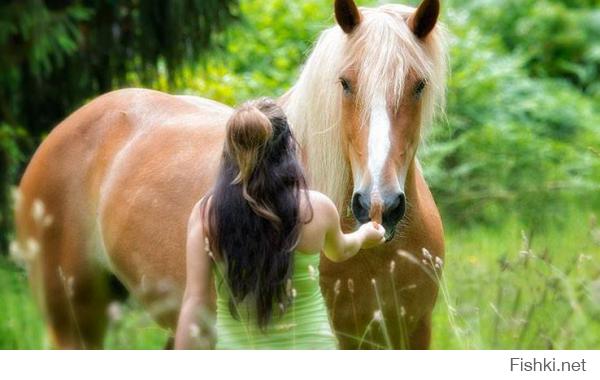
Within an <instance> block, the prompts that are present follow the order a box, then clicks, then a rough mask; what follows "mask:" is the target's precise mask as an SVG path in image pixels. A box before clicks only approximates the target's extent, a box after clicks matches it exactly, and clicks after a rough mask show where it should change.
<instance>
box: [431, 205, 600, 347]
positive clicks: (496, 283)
mask: <svg viewBox="0 0 600 380" xmlns="http://www.w3.org/2000/svg"><path fill="white" fill-rule="evenodd" d="M599 237H600V229H599V227H598V224H597V219H596V216H595V215H594V214H593V213H589V214H586V213H582V212H579V213H576V212H573V213H571V214H570V215H565V216H564V218H563V221H562V222H561V223H560V224H557V225H554V226H549V227H546V228H543V229H542V228H541V227H540V226H527V225H524V224H523V223H521V222H519V221H518V220H516V219H509V220H507V222H506V223H505V224H503V225H502V226H495V227H475V228H470V229H468V230H460V229H458V228H450V229H449V230H448V231H447V238H448V239H447V240H448V247H447V254H448V257H447V261H446V267H445V269H444V280H443V281H444V282H445V283H446V286H447V289H448V296H447V297H442V298H441V299H440V300H439V302H438V305H437V308H436V311H435V315H434V323H433V324H434V326H435V329H434V338H433V348H443V349H448V348H450V349H592V348H598V347H600V239H599ZM449 306H451V307H449ZM451 320H455V321H456V323H455V324H452V323H450V321H451ZM457 336H459V337H460V339H457Z"/></svg>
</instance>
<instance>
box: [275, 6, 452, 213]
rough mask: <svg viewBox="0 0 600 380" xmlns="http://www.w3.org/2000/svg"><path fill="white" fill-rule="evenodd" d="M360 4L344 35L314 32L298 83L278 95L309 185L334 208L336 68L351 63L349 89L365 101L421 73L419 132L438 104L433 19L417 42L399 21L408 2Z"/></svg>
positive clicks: (338, 178)
mask: <svg viewBox="0 0 600 380" xmlns="http://www.w3.org/2000/svg"><path fill="white" fill-rule="evenodd" d="M360 11H361V14H362V16H363V17H362V21H361V23H360V25H359V26H358V27H357V28H356V30H355V31H354V32H353V33H352V34H351V35H346V34H345V33H344V32H343V31H342V30H341V28H340V27H339V26H337V25H336V26H334V27H332V28H330V29H327V30H325V31H324V32H323V33H322V34H321V36H320V37H319V39H318V41H317V43H316V45H315V47H314V48H313V51H312V54H311V55H310V57H309V58H308V60H307V62H306V64H305V67H304V69H303V70H302V73H301V75H300V78H299V80H298V82H297V83H296V84H295V85H294V87H293V88H292V89H291V90H290V92H289V93H288V94H287V95H286V96H285V98H284V99H285V100H284V101H283V102H284V104H283V106H284V109H285V111H286V114H287V116H288V119H289V120H290V124H291V125H292V128H293V129H294V132H295V135H296V138H297V139H298V141H299V142H300V144H301V146H302V147H303V155H304V157H303V159H304V161H305V165H306V167H307V172H308V175H309V181H310V186H311V188H312V189H315V190H318V191H321V192H323V193H324V194H327V195H328V196H329V197H330V198H331V199H332V200H334V202H335V203H336V205H337V206H338V209H339V210H340V211H342V212H343V211H344V209H343V207H344V201H345V199H346V197H347V195H348V193H349V186H350V167H349V163H348V160H347V158H346V154H345V151H344V143H343V137H342V128H341V125H340V124H341V110H342V104H341V101H342V89H341V86H340V84H339V77H340V74H341V73H342V71H343V70H344V69H347V68H350V67H352V69H353V70H356V72H357V73H358V81H357V84H356V88H357V94H356V96H357V98H358V99H359V101H360V102H361V103H362V104H365V105H368V104H372V102H373V100H374V99H375V97H376V96H377V94H378V93H381V91H385V92H384V93H386V94H392V95H393V97H394V99H397V100H399V99H400V98H401V95H402V91H403V90H404V87H405V86H404V84H405V78H406V77H407V76H408V75H409V74H411V73H413V75H418V76H419V77H420V78H424V79H426V81H427V87H426V90H425V93H424V95H423V107H422V117H421V119H422V123H423V127H422V128H421V130H422V131H425V130H426V129H427V128H426V127H427V126H428V125H430V124H431V122H432V120H433V118H434V115H435V113H436V110H442V109H443V107H444V99H445V89H446V81H445V80H446V66H447V63H446V47H445V43H444V41H445V38H444V31H443V27H441V26H440V25H437V26H436V27H435V29H434V30H433V32H432V33H431V34H430V35H429V36H427V38H426V39H425V40H424V41H421V40H419V39H418V38H417V37H416V36H415V35H414V34H413V32H412V31H411V30H410V28H409V27H408V24H407V22H406V21H407V20H408V17H409V16H410V15H411V14H412V13H413V12H414V8H412V7H408V6H404V5H384V6H381V7H378V8H361V9H360ZM396 106H397V105H396ZM362 108H363V109H366V108H368V107H362Z"/></svg>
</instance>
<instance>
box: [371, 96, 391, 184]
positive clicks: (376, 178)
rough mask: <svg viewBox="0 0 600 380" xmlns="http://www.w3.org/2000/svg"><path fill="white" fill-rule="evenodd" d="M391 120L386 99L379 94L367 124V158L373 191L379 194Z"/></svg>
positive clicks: (386, 155)
mask: <svg viewBox="0 0 600 380" xmlns="http://www.w3.org/2000/svg"><path fill="white" fill-rule="evenodd" d="M390 127H391V122H390V118H389V115H388V110H387V101H386V98H385V96H384V95H383V94H380V95H379V96H378V97H377V98H375V101H374V102H373V105H372V108H371V120H370V125H369V156H368V157H369V160H368V167H369V172H370V173H371V179H372V181H373V182H372V186H373V192H375V193H379V194H381V185H382V184H381V177H382V174H383V169H384V166H385V162H386V161H387V158H388V154H389V152H390Z"/></svg>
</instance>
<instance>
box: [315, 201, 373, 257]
mask: <svg viewBox="0 0 600 380" xmlns="http://www.w3.org/2000/svg"><path fill="white" fill-rule="evenodd" d="M320 198H321V199H319V201H318V208H319V210H318V213H319V215H318V216H319V217H322V218H323V219H322V220H324V221H325V223H326V227H325V231H326V232H325V243H324V245H323V250H324V253H325V256H327V258H328V259H330V260H331V261H334V262H341V261H345V260H348V259H349V258H351V257H352V256H354V255H356V254H357V253H358V251H359V250H361V249H366V248H372V247H375V246H378V245H379V244H382V243H384V242H385V237H384V235H385V229H384V228H383V226H381V225H379V224H377V223H374V222H369V223H366V224H363V225H362V226H360V228H359V229H358V230H357V231H355V232H352V233H349V234H344V233H343V232H342V228H341V226H340V215H339V213H338V211H337V208H336V207H335V205H334V204H333V202H332V201H331V200H330V199H329V198H327V197H326V196H324V195H321V197H320Z"/></svg>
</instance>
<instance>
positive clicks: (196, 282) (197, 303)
mask: <svg viewBox="0 0 600 380" xmlns="http://www.w3.org/2000/svg"><path fill="white" fill-rule="evenodd" d="M207 248H208V247H206V244H205V236H204V228H203V225H202V216H201V210H200V207H199V206H198V205H196V206H195V207H194V210H193V211H192V214H191V216H190V219H189V223H188V235H187V244H186V273H187V277H186V285H185V292H184V295H183V301H182V304H181V310H180V312H179V320H178V322H177V332H176V334H175V348H176V349H211V348H214V345H215V334H214V332H213V331H214V316H215V308H216V306H215V300H214V297H213V294H214V293H213V290H214V289H213V275H212V258H211V257H210V252H209V251H208V249H207Z"/></svg>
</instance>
